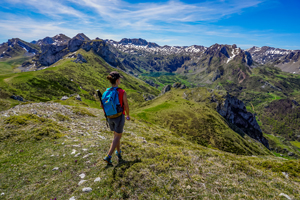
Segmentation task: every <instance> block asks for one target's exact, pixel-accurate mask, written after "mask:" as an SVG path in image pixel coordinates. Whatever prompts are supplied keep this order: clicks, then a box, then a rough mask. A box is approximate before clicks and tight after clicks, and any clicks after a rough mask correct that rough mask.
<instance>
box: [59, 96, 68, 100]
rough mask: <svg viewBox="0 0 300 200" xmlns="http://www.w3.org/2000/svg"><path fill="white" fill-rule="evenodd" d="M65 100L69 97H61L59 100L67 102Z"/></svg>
mask: <svg viewBox="0 0 300 200" xmlns="http://www.w3.org/2000/svg"><path fill="white" fill-rule="evenodd" d="M67 99H69V97H67V96H63V97H62V98H61V99H60V100H67Z"/></svg>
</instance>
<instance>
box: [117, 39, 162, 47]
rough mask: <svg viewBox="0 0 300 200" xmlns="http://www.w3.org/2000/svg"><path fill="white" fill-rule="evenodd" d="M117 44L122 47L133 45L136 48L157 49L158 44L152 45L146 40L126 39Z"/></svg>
mask: <svg viewBox="0 0 300 200" xmlns="http://www.w3.org/2000/svg"><path fill="white" fill-rule="evenodd" d="M119 44H122V45H128V44H133V45H137V46H147V47H149V48H152V47H159V45H158V44H156V43H152V42H147V41H146V40H144V39H142V38H139V39H128V38H123V39H122V40H121V41H120V42H119Z"/></svg>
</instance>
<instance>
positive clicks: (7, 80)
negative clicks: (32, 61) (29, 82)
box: [3, 75, 17, 83]
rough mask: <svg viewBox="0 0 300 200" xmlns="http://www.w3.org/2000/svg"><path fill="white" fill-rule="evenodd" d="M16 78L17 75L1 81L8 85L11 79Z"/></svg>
mask: <svg viewBox="0 0 300 200" xmlns="http://www.w3.org/2000/svg"><path fill="white" fill-rule="evenodd" d="M16 76H17V75H13V76H11V77H9V78H6V79H3V81H4V82H5V83H8V82H9V81H10V80H11V79H13V78H15V77H16Z"/></svg>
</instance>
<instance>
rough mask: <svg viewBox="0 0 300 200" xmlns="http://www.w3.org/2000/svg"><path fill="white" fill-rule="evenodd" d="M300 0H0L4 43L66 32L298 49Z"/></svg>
mask: <svg viewBox="0 0 300 200" xmlns="http://www.w3.org/2000/svg"><path fill="white" fill-rule="evenodd" d="M299 10H300V1H299V0H213V1H194V0H181V1H179V0H171V1H164V0H160V1H154V0H152V1H150V0H146V1H134V0H51V1H50V0H25V1H24V0H1V2H0V16H1V17H0V43H2V42H6V41H7V39H10V38H13V37H18V38H21V39H23V40H25V41H32V40H38V39H41V38H44V37H46V36H54V35H56V34H59V33H64V34H66V35H67V36H69V37H73V36H75V35H76V34H77V33H82V32H83V33H85V34H86V35H87V36H88V37H90V38H91V39H93V38H96V37H99V38H102V39H113V40H117V41H118V40H120V39H122V38H144V39H146V40H148V41H151V42H156V43H157V44H159V45H178V46H189V45H194V44H197V45H204V46H210V45H213V44H215V43H220V44H237V45H238V46H239V47H241V48H243V49H246V48H249V47H252V46H272V47H278V48H285V49H300V39H299V36H300V26H299V19H300V12H299Z"/></svg>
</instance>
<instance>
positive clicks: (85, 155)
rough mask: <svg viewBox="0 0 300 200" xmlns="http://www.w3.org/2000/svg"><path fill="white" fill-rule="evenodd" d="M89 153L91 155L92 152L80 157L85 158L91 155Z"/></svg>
mask: <svg viewBox="0 0 300 200" xmlns="http://www.w3.org/2000/svg"><path fill="white" fill-rule="evenodd" d="M91 155H93V153H89V154H87V155H85V156H83V157H82V158H87V157H89V156H91Z"/></svg>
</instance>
